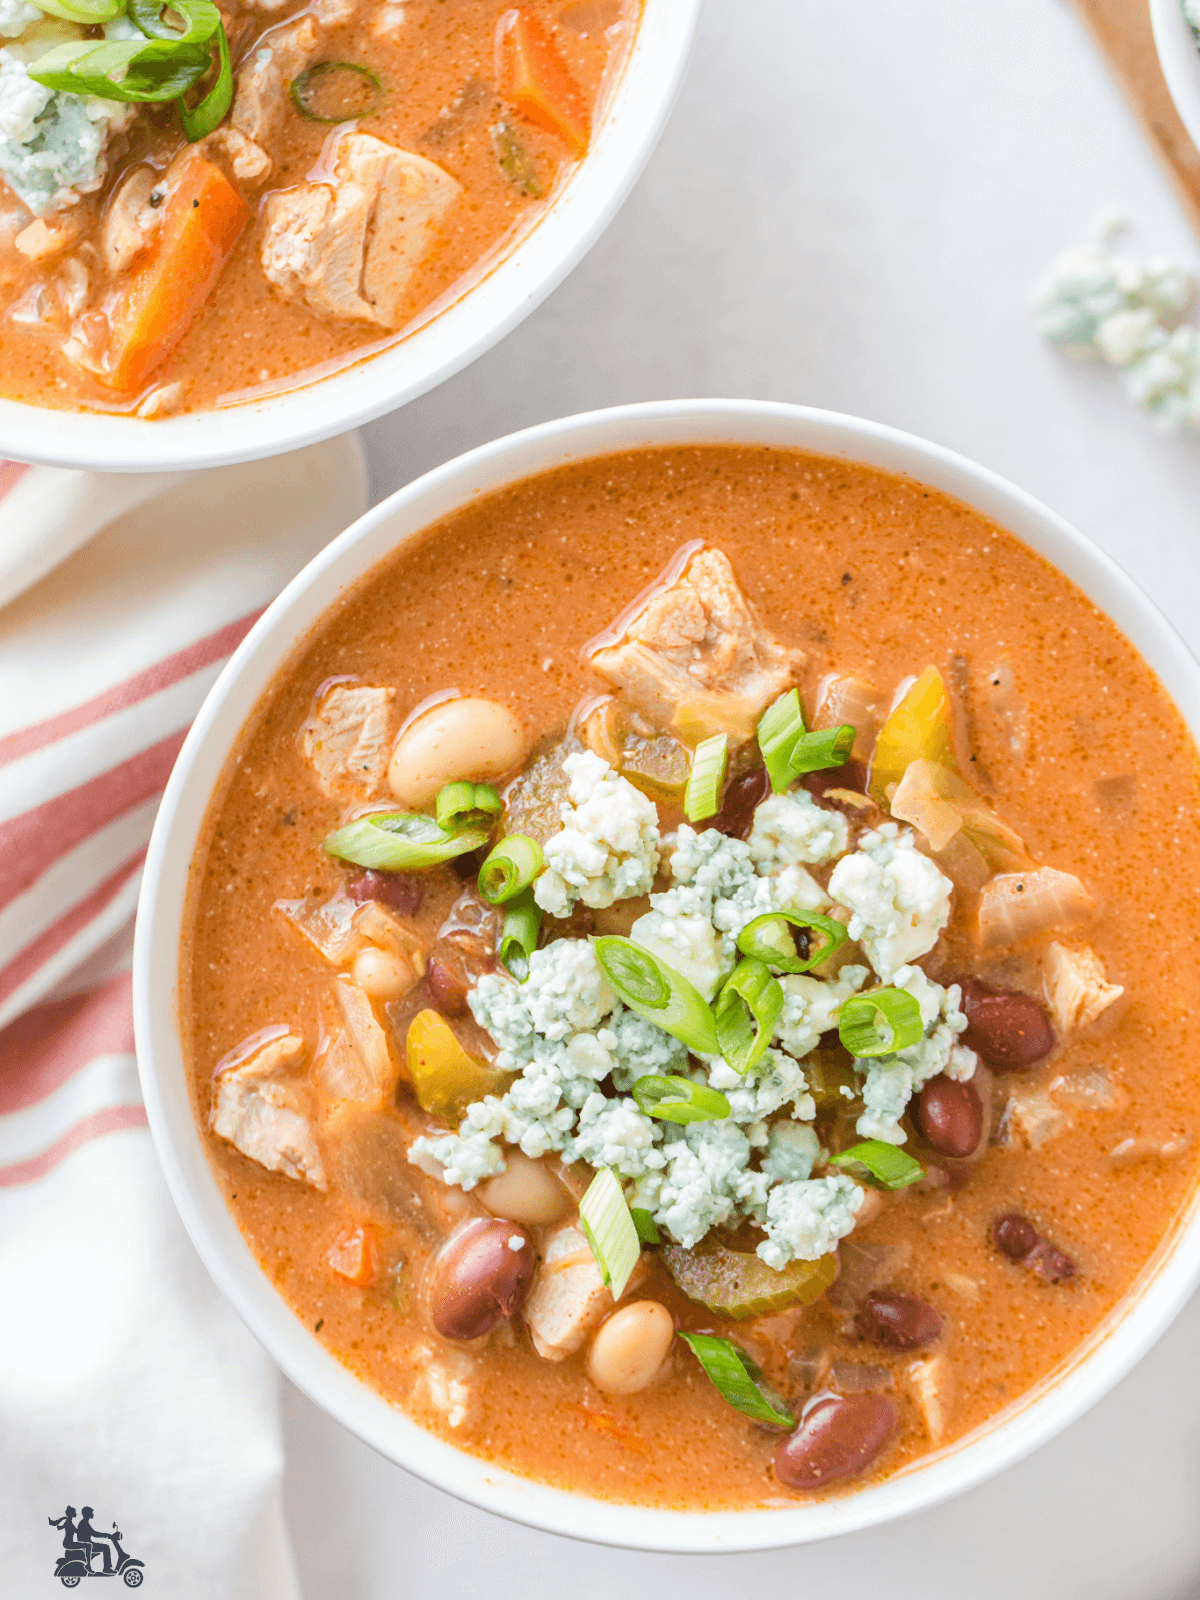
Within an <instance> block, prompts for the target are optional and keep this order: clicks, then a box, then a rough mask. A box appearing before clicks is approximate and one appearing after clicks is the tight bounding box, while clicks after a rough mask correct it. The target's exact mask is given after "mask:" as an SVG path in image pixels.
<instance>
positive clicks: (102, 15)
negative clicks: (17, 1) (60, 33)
mask: <svg viewBox="0 0 1200 1600" xmlns="http://www.w3.org/2000/svg"><path fill="white" fill-rule="evenodd" d="M33 3H34V4H35V5H36V6H37V8H38V10H39V11H44V12H45V13H46V15H47V16H48V17H61V18H62V20H63V21H64V22H79V23H82V24H83V25H84V27H89V28H97V27H102V26H103V24H104V23H106V22H111V21H112V20H113V18H114V17H117V16H120V14H121V12H122V11H123V10H124V9H125V6H124V0H33Z"/></svg>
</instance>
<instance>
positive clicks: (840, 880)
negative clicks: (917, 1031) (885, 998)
mask: <svg viewBox="0 0 1200 1600" xmlns="http://www.w3.org/2000/svg"><path fill="white" fill-rule="evenodd" d="M953 890H954V885H953V884H952V883H951V881H950V879H949V878H947V877H946V876H945V874H944V873H942V872H941V871H939V869H938V868H937V866H936V865H935V864H934V863H933V862H932V861H930V859H929V857H928V856H923V855H922V854H921V853H920V851H919V850H918V849H917V848H916V843H915V840H914V838H913V833H912V830H911V829H908V828H906V829H905V830H904V831H903V832H901V830H900V829H899V828H898V827H897V826H896V824H895V823H894V822H885V823H883V824H882V826H881V827H880V828H879V829H878V830H874V831H871V832H868V833H864V834H863V836H862V838H861V839H860V840H859V846H858V849H857V850H855V851H854V852H853V853H852V854H851V855H848V856H843V857H842V859H841V860H840V861H839V862H838V864H837V866H836V867H834V869H833V872H832V874H831V876H830V879H829V892H830V894H831V895H832V896H833V898H834V899H835V900H836V901H838V903H839V904H840V905H843V906H845V907H846V909H847V910H848V911H849V912H851V918H850V927H849V932H850V937H851V938H852V939H857V940H858V942H859V944H861V946H862V948H863V952H864V954H865V955H866V957H867V960H868V961H869V962H870V963H871V965H872V966H873V967H874V969H875V971H876V972H877V973H878V974H879V976H880V977H881V978H882V979H883V980H884V982H885V983H886V982H888V981H889V980H890V978H891V976H892V974H893V973H894V972H895V971H896V969H897V968H898V967H901V966H903V965H904V964H905V963H906V962H909V961H915V960H916V958H917V957H918V956H923V955H926V954H928V952H929V951H930V950H932V949H933V947H934V945H935V944H936V943H937V940H938V935H939V934H940V933H941V931H942V929H943V928H944V927H945V926H946V923H947V922H948V921H949V920H950V896H951V894H952V893H953Z"/></svg>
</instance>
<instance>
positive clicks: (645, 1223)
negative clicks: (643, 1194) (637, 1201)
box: [629, 1206, 662, 1245]
mask: <svg viewBox="0 0 1200 1600" xmlns="http://www.w3.org/2000/svg"><path fill="white" fill-rule="evenodd" d="M629 1215H630V1216H631V1217H632V1218H633V1225H634V1227H635V1228H636V1229H637V1236H638V1239H639V1240H640V1241H641V1243H642V1244H649V1245H655V1244H661V1243H662V1234H661V1233H659V1231H658V1228H657V1226H656V1225H655V1221H654V1217H653V1215H652V1213H651V1212H649V1211H646V1210H643V1208H642V1207H641V1206H630V1208H629Z"/></svg>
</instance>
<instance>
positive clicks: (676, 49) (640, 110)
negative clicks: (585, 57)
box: [0, 0, 704, 472]
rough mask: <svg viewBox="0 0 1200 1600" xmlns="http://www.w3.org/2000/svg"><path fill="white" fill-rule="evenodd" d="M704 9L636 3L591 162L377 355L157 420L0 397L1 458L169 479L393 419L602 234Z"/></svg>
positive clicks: (532, 301) (647, 143)
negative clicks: (487, 263) (514, 238)
mask: <svg viewBox="0 0 1200 1600" xmlns="http://www.w3.org/2000/svg"><path fill="white" fill-rule="evenodd" d="M703 5H704V0H643V12H642V18H641V21H640V23H639V24H638V29H637V33H636V35H635V37H634V40H633V43H632V45H631V47H630V49H629V52H628V56H627V58H626V61H625V64H624V67H623V69H622V71H621V75H620V78H619V80H618V81H617V82H616V84H615V85H614V87H613V89H612V91H611V93H610V95H609V99H608V102H607V105H606V107H605V111H604V115H603V119H602V121H601V122H600V124H599V126H598V127H597V129H596V131H595V135H594V137H593V140H592V147H591V149H590V151H589V152H588V156H587V159H586V160H585V161H584V162H583V163H582V164H581V165H580V166H579V168H578V169H577V170H576V171H575V172H574V173H573V174H572V175H571V177H570V179H569V180H568V181H567V182H566V183H565V184H564V186H563V188H562V189H561V190H560V192H559V193H558V194H557V195H556V196H555V198H554V199H553V201H552V202H551V204H550V205H549V206H548V208H547V209H546V211H545V212H544V213H543V215H542V216H541V218H540V219H539V220H538V222H537V223H536V224H535V225H534V226H533V227H532V228H531V229H530V230H529V231H528V232H527V233H526V234H525V235H524V237H522V238H521V239H520V240H519V241H518V242H517V243H516V244H515V245H514V246H513V247H512V248H510V249H509V250H508V251H507V252H506V253H505V254H504V255H503V256H502V257H501V258H500V259H499V260H498V261H497V263H496V264H495V265H494V266H492V267H491V268H490V269H489V270H488V271H487V272H486V273H485V274H484V275H483V276H482V277H481V278H480V280H479V281H478V282H476V283H475V284H474V286H473V287H471V288H469V289H467V290H466V291H465V292H464V293H462V294H461V295H459V297H458V298H457V299H455V300H454V301H453V302H452V303H451V304H449V305H448V306H446V307H445V308H444V309H443V310H442V311H440V312H439V313H438V314H437V315H436V316H434V317H432V318H431V319H430V320H429V321H428V322H425V323H423V324H422V325H421V326H420V327H418V328H417V329H416V330H415V331H414V332H413V333H410V334H408V335H406V336H405V337H403V338H401V339H400V340H399V341H398V342H397V343H396V344H394V345H392V346H391V347H389V348H388V349H386V350H383V351H381V352H380V353H379V354H378V355H374V356H370V357H368V358H365V359H364V360H362V361H359V362H357V363H356V364H355V365H354V366H351V367H347V368H345V369H344V370H343V371H340V372H336V373H332V374H330V375H329V376H327V377H323V378H319V379H316V380H314V381H313V382H310V383H307V384H303V385H302V386H301V387H298V388H295V389H291V390H288V391H287V392H286V393H281V394H276V395H274V396H271V397H264V398H258V399H253V400H246V401H243V402H242V403H240V404H237V405H231V406H228V407H222V408H221V409H218V410H215V411H200V412H195V413H192V414H189V415H187V416H182V417H176V418H171V419H166V420H163V421H161V422H143V421H140V420H139V419H138V418H136V417H126V416H112V415H108V414H100V413H97V412H72V411H51V410H46V409H44V408H42V407H39V406H30V405H22V404H20V403H18V402H16V401H13V400H4V399H0V457H8V458H9V459H11V460H14V461H32V462H37V463H40V464H42V465H45V466H56V467H81V468H91V469H93V470H95V471H99V472H135V471H136V472H165V471H174V470H178V469H181V468H192V467H214V466H222V465H224V464H226V463H228V462H231V461H248V460H253V459H255V458H257V457H259V456H271V455H278V454H280V453H281V452H283V451H286V450H295V449H298V448H299V447H300V446H301V445H306V444H312V443H313V442H314V441H316V440H318V439H328V438H330V437H331V436H332V435H334V434H337V433H344V432H346V431H347V430H348V429H350V428H356V427H358V426H359V425H360V424H361V423H364V422H369V421H371V419H372V418H373V417H378V416H382V415H383V414H384V412H387V411H393V410H395V408H396V407H397V406H402V405H404V404H405V403H406V402H407V401H409V400H413V399H415V398H416V397H417V396H418V395H421V394H424V393H425V392H426V391H427V390H429V389H432V388H434V387H435V386H436V385H437V384H439V383H441V382H442V381H443V380H444V379H446V378H449V377H450V376H452V374H454V373H456V372H458V371H460V370H461V369H462V368H463V367H465V366H467V365H468V363H469V362H472V361H474V360H475V358H476V357H477V356H480V355H482V354H483V352H484V351H485V350H489V349H490V348H491V347H492V345H494V344H496V343H497V342H498V341H499V340H500V339H502V338H503V337H504V335H505V334H506V333H510V332H511V331H512V329H513V328H515V327H516V326H517V324H518V323H519V322H521V321H522V320H523V319H524V318H525V317H527V316H528V315H529V313H530V312H531V311H532V310H533V309H534V308H535V307H536V306H538V305H540V304H541V302H542V301H543V300H544V299H545V298H546V296H547V295H548V294H549V293H550V292H551V290H552V289H555V288H557V286H558V285H559V284H560V283H561V282H562V280H563V279H564V278H565V277H566V275H567V273H568V272H570V270H571V268H572V267H574V266H575V265H576V264H577V263H578V262H579V260H580V259H581V258H582V257H583V256H584V254H585V253H586V252H587V251H588V250H589V249H590V248H591V246H592V245H593V244H594V243H595V242H596V240H597V239H598V238H599V236H600V234H601V233H602V232H603V231H604V229H605V228H606V227H607V226H608V224H609V222H610V221H611V220H612V218H613V216H614V215H615V213H616V211H617V209H618V207H619V206H620V204H621V202H622V201H623V200H624V198H625V196H626V195H627V194H628V193H629V191H630V189H631V188H632V187H633V184H634V182H635V180H636V179H637V177H638V174H639V173H640V172H641V170H642V168H643V166H644V165H645V164H646V161H647V160H648V158H649V156H650V153H651V151H652V150H653V149H654V146H655V145H656V144H657V142H658V138H659V135H660V134H661V133H662V130H663V127H664V126H665V124H666V120H667V117H668V116H669V115H670V112H671V107H672V106H673V105H674V103H675V97H676V95H677V94H678V92H679V87H680V84H681V83H682V82H683V76H684V73H685V71H686V69H687V63H688V59H689V57H690V55H691V52H692V45H693V43H694V41H695V37H696V29H697V27H698V26H699V23H700V13H701V10H702V9H703Z"/></svg>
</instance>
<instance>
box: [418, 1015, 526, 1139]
mask: <svg viewBox="0 0 1200 1600" xmlns="http://www.w3.org/2000/svg"><path fill="white" fill-rule="evenodd" d="M406 1049H407V1053H408V1071H409V1076H410V1077H411V1078H412V1081H413V1087H414V1089H415V1090H416V1094H417V1102H418V1104H419V1105H420V1106H421V1109H422V1110H424V1111H428V1112H430V1113H431V1114H432V1115H433V1116H435V1117H444V1118H446V1120H447V1121H452V1122H457V1121H458V1119H459V1118H460V1117H462V1116H463V1115H464V1114H465V1113H466V1109H467V1107H468V1106H469V1105H471V1104H472V1103H473V1102H474V1101H476V1100H482V1099H483V1097H484V1096H485V1095H488V1094H502V1093H503V1092H504V1090H505V1089H506V1088H507V1087H508V1085H509V1083H511V1081H512V1074H511V1073H507V1072H497V1070H496V1069H495V1067H489V1066H488V1064H487V1062H486V1061H478V1060H477V1059H476V1058H475V1057H474V1056H472V1055H468V1053H467V1051H466V1050H464V1049H463V1047H462V1045H461V1044H460V1043H459V1041H458V1037H457V1035H456V1034H455V1032H454V1029H453V1028H452V1027H451V1026H450V1024H449V1023H448V1022H447V1021H446V1020H445V1018H444V1017H442V1016H441V1015H440V1014H439V1013H438V1012H436V1011H434V1010H432V1009H429V1010H425V1011H418V1012H417V1014H416V1016H415V1017H414V1018H413V1019H412V1021H411V1022H410V1023H409V1025H408V1039H407V1041H406Z"/></svg>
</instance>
